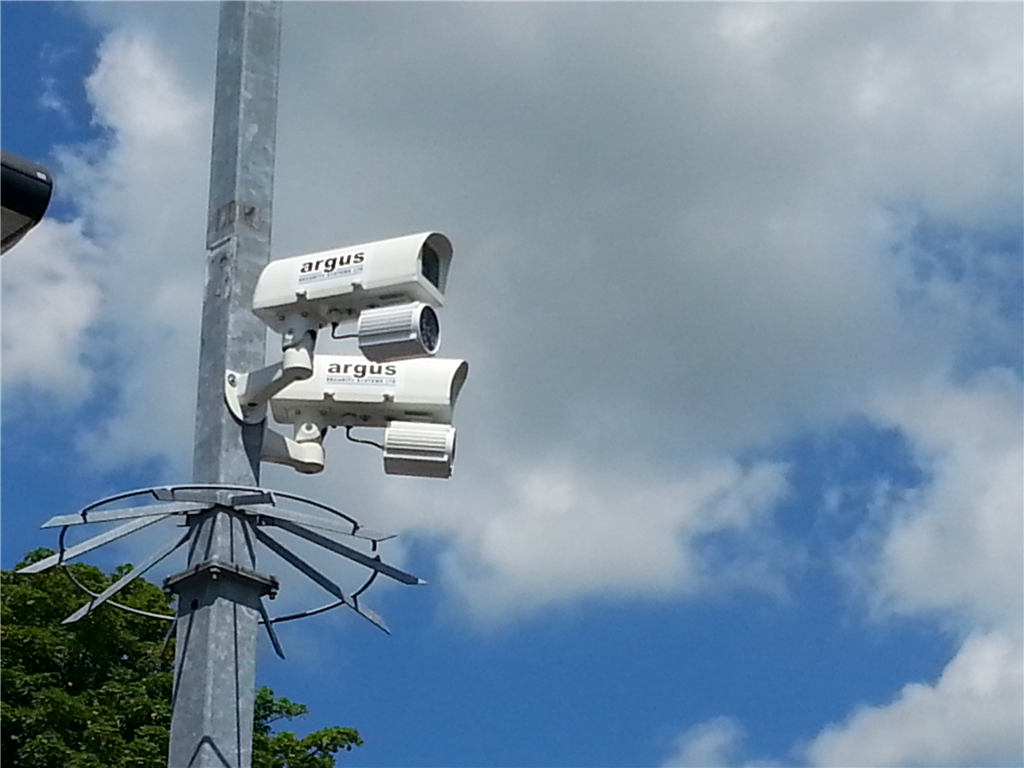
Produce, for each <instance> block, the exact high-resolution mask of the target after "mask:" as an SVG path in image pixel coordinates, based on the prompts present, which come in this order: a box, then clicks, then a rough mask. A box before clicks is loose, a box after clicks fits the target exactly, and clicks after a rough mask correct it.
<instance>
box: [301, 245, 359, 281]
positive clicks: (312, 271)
mask: <svg viewBox="0 0 1024 768" xmlns="http://www.w3.org/2000/svg"><path fill="white" fill-rule="evenodd" d="M365 259H366V254H365V253H363V252H362V251H359V252H358V253H346V254H345V255H344V256H331V257H329V258H326V259H317V260H316V261H304V262H302V265H301V266H300V267H299V282H300V283H312V282H315V281H318V280H329V279H331V278H335V277H344V276H346V275H358V274H359V273H360V272H362V271H363V261H364V260H365Z"/></svg>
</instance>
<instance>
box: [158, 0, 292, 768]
mask: <svg viewBox="0 0 1024 768" xmlns="http://www.w3.org/2000/svg"><path fill="white" fill-rule="evenodd" d="M280 30H281V2H280V0H269V1H262V2H235V1H231V0H226V1H224V2H222V3H221V6H220V26H219V32H218V43H217V75H216V94H215V101H214V116H213V149H212V156H211V165H210V203H209V218H208V221H207V234H206V248H207V278H206V293H205V297H204V301H203V315H202V336H201V342H200V352H199V375H198V400H197V406H196V426H195V447H194V453H193V480H194V481H195V482H197V483H210V484H231V485H243V486H251V487H256V486H258V485H259V475H260V452H261V447H262V442H263V430H264V424H263V423H260V424H254V425H250V424H242V423H241V422H239V421H237V420H236V419H235V418H234V417H233V416H232V415H231V413H230V412H229V410H228V408H227V407H226V406H225V402H224V377H225V372H226V371H227V370H243V371H244V370H256V369H258V368H260V367H261V366H262V365H263V364H264V362H265V359H264V358H265V346H266V326H265V325H264V324H263V322H262V321H260V320H259V319H258V318H257V317H255V316H254V315H253V314H252V312H251V310H250V308H251V306H252V293H253V288H254V287H255V284H256V280H257V278H258V277H259V274H260V271H261V270H262V269H263V267H264V266H265V265H266V264H267V263H268V261H269V260H270V229H271V211H272V199H273V181H274V152H275V140H276V123H277V85H278V62H279V52H280ZM225 504H226V502H225ZM189 525H190V527H191V537H190V540H189V553H188V567H187V568H186V570H185V571H183V572H182V573H179V574H176V575H175V576H172V577H171V578H170V579H168V583H170V584H173V587H172V588H173V590H174V591H175V592H177V594H178V621H177V644H176V656H175V670H174V693H173V698H172V720H171V733H170V748H169V758H168V764H169V766H170V768H186V767H189V768H191V767H192V766H195V767H196V768H199V767H201V766H203V767H205V766H217V767H218V768H222V767H224V766H227V767H229V768H248V766H250V765H251V762H252V726H253V709H254V705H255V687H256V634H257V630H258V628H259V617H260V609H259V601H260V597H261V596H262V595H264V594H267V593H268V592H272V591H273V590H274V589H275V588H276V581H275V580H274V579H273V578H271V577H268V576H265V575H263V574H260V573H258V572H257V571H256V550H255V547H256V535H255V531H254V529H253V527H252V524H251V523H250V522H248V521H247V520H246V519H245V515H244V514H241V513H239V512H236V511H235V510H234V509H232V508H231V507H229V506H226V505H225V506H214V507H213V509H211V510H209V511H207V512H204V513H202V514H200V515H195V516H194V519H191V520H190V523H189Z"/></svg>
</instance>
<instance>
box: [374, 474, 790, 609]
mask: <svg viewBox="0 0 1024 768" xmlns="http://www.w3.org/2000/svg"><path fill="white" fill-rule="evenodd" d="M481 479H484V480H485V482H486V483H487V484H488V485H489V486H490V487H488V488H477V489H475V491H476V492H471V493H470V494H469V497H468V498H457V499H455V500H454V504H453V503H452V500H449V505H450V506H449V505H446V506H445V507H443V508H440V509H428V510H424V509H423V508H422V505H414V506H413V509H415V511H416V514H417V516H418V517H419V519H420V520H424V521H427V520H429V521H430V522H429V523H426V524H425V527H426V528H427V529H428V530H429V529H430V528H433V529H435V530H436V529H439V528H440V529H443V528H445V527H447V528H448V529H449V530H448V533H449V535H452V536H453V539H452V540H451V542H450V546H451V549H450V550H449V552H448V553H447V554H446V555H445V557H444V560H443V562H444V570H443V579H442V581H443V583H444V585H445V587H446V588H447V589H449V590H452V591H453V592H454V593H455V594H458V595H459V596H460V597H461V599H462V600H463V601H464V602H465V604H466V605H467V606H468V607H469V608H470V609H471V610H472V611H473V612H474V613H475V614H476V615H477V616H478V617H481V618H485V619H488V620H494V619H499V620H509V619H512V618H515V617H516V615H518V614H520V613H522V612H529V611H532V610H536V609H537V608H539V607H545V606H560V605H564V604H566V603H568V602H570V601H572V600H577V599H580V598H600V597H614V596H627V595H636V594H647V595H655V596H656V595H660V596H663V597H664V596H669V595H679V594H692V593H695V592H698V591H701V590H706V589H709V588H724V587H725V586H726V584H727V583H728V584H729V585H730V586H732V587H739V586H745V587H748V588H757V589H771V588H773V587H774V588H776V589H777V588H780V579H781V577H782V574H781V573H780V572H781V571H782V570H784V568H783V563H781V562H779V553H777V552H773V551H770V550H769V551H764V550H762V549H761V548H760V547H759V546H758V534H759V533H760V532H763V530H765V529H766V528H767V527H770V510H771V508H772V507H773V506H774V504H775V503H776V502H777V500H778V499H779V498H780V495H781V494H782V493H783V492H784V491H785V488H786V483H785V478H784V471H783V468H782V467H779V466H773V465H763V466H756V467H753V468H751V469H749V470H744V469H742V468H740V467H738V466H737V465H735V464H732V463H730V462H723V463H721V464H718V465H709V466H705V467H700V468H697V469H695V470H691V471H681V472H680V475H679V476H678V477H677V478H676V479H674V480H665V479H662V478H658V477H654V476H644V474H643V473H642V472H641V473H637V474H636V475H635V476H633V477H630V475H629V474H628V473H624V474H608V475H605V474H603V473H602V472H600V471H592V470H589V469H583V468H581V467H578V466H574V465H571V464H566V463H546V464H543V465H537V464H531V465H529V466H528V467H527V468H519V469H513V470H512V471H509V472H508V473H507V474H506V475H505V476H504V478H503V479H502V482H501V484H500V485H498V486H496V487H495V486H494V485H493V483H494V479H495V478H494V477H487V478H481ZM389 495H390V494H389ZM480 510H486V512H485V513H484V514H480ZM410 523H412V521H411V520H409V521H407V524H410ZM417 527H419V526H417ZM712 534H726V535H734V536H735V537H736V538H737V541H739V542H742V544H743V546H742V547H740V548H739V549H740V550H741V551H742V552H743V554H742V555H736V556H735V557H734V558H733V559H732V560H731V561H730V563H729V568H728V569H726V568H721V569H718V568H712V564H711V563H709V562H708V561H707V560H706V559H705V557H704V554H703V552H702V547H701V543H702V539H701V537H702V536H710V535H712ZM714 565H715V566H721V565H722V564H721V563H714Z"/></svg>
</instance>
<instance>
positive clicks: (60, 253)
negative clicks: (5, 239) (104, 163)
mask: <svg viewBox="0 0 1024 768" xmlns="http://www.w3.org/2000/svg"><path fill="white" fill-rule="evenodd" d="M99 255H100V254H99V249H98V248H97V247H96V245H95V244H94V243H92V242H91V241H90V240H89V239H88V238H87V237H85V235H84V234H83V233H82V229H81V222H72V223H64V222H60V221H54V220H53V219H45V218H44V219H43V220H42V221H41V222H40V223H39V224H38V225H37V226H36V227H35V229H33V230H32V231H31V232H29V234H28V235H26V236H25V238H24V239H23V240H22V241H21V242H20V243H18V246H17V249H16V250H12V251H11V252H10V253H9V254H8V255H7V256H5V257H4V260H3V265H2V279H3V326H2V329H3V382H4V388H5V391H10V390H8V389H7V388H8V387H16V388H18V389H19V390H22V389H23V387H25V386H31V387H35V388H38V389H40V390H43V391H45V392H49V393H50V394H51V395H53V394H57V395H59V397H58V398H57V402H58V404H59V405H60V406H63V407H68V406H73V405H75V404H77V403H79V402H81V400H82V398H83V397H85V396H86V395H87V394H88V393H89V390H90V385H91V381H92V371H91V370H90V368H89V365H88V363H87V359H86V358H87V352H88V350H87V349H86V348H84V345H83V344H82V337H83V335H84V333H85V331H86V330H87V329H88V328H89V327H90V326H91V325H92V324H93V323H95V322H96V320H97V318H98V317H99V314H100V303H101V290H100V287H99V286H98V285H97V283H96V279H95V277H94V276H93V274H92V272H93V269H92V268H93V267H94V265H95V262H96V260H97V259H98V258H99Z"/></svg>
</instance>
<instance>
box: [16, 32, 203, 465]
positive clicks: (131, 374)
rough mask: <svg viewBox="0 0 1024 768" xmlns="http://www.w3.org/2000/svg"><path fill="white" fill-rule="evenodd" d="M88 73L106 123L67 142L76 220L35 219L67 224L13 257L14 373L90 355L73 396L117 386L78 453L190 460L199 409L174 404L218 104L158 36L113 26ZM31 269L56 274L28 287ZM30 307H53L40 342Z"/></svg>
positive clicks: (190, 343) (46, 226)
mask: <svg viewBox="0 0 1024 768" xmlns="http://www.w3.org/2000/svg"><path fill="white" fill-rule="evenodd" d="M85 86H86V91H87V94H88V98H89V101H90V103H91V104H92V106H93V110H94V112H93V115H94V118H93V119H94V121H95V122H96V124H98V125H99V126H100V127H101V128H103V129H105V131H106V132H107V133H106V134H105V135H104V137H103V138H101V139H100V140H97V141H96V142H94V143H92V144H88V145H81V146H67V147H62V148H59V151H58V159H59V169H60V170H59V172H58V173H57V174H56V176H57V184H58V186H59V188H60V193H61V194H62V195H64V196H65V199H69V200H73V201H74V204H75V207H76V209H77V210H76V218H75V220H74V221H73V222H72V223H69V224H65V223H61V222H56V221H51V220H44V222H43V224H42V225H41V226H40V229H41V230H42V233H43V235H42V236H43V237H46V236H47V234H46V233H54V232H60V233H63V235H62V239H61V240H60V242H59V243H58V242H54V243H51V248H52V249H53V251H54V252H53V254H52V255H51V256H50V257H49V259H48V260H37V259H36V258H35V256H34V255H33V253H31V252H28V250H27V249H25V248H19V252H18V253H17V254H14V255H15V256H16V258H17V259H18V261H17V262H16V264H15V265H14V268H13V269H8V264H7V263H6V262H5V265H4V266H5V269H4V291H5V294H4V301H5V305H6V306H5V314H6V315H8V317H7V318H6V322H5V325H4V358H5V363H6V365H5V385H6V384H15V383H18V382H19V381H24V382H26V383H35V382H38V380H39V376H38V373H35V374H34V373H33V372H32V371H33V370H34V371H36V372H38V371H50V372H54V371H59V370H61V369H62V368H65V367H66V366H67V365H68V364H70V363H74V362H76V360H78V359H82V358H86V357H87V358H88V359H89V361H90V363H89V365H90V367H91V369H92V370H91V371H90V373H91V374H92V376H91V377H88V376H79V377H77V379H76V380H77V382H78V383H79V385H80V386H79V387H78V388H77V389H76V390H75V393H76V394H77V396H78V397H79V398H84V397H86V396H88V395H89V394H91V391H90V388H89V387H88V386H87V384H88V383H89V382H90V381H91V382H94V383H95V382H102V383H103V384H104V385H105V386H106V387H109V388H110V389H109V391H110V392H112V393H113V397H114V398H115V399H116V400H115V402H114V403H113V405H114V406H115V407H114V408H112V409H111V410H110V412H109V414H110V415H109V417H108V418H107V420H106V421H103V422H101V423H99V424H98V425H93V426H91V427H89V428H88V430H89V431H86V432H83V433H80V434H79V435H77V438H78V440H79V443H80V446H81V448H82V456H83V457H86V458H88V460H89V461H90V463H92V464H94V465H96V466H99V467H102V468H104V469H111V468H113V467H116V466H118V465H122V464H124V463H132V462H135V461H139V460H143V459H145V458H148V457H157V458H161V459H163V458H170V459H171V461H172V462H177V463H178V466H179V467H183V466H186V465H187V460H188V453H189V444H190V443H189V440H190V438H191V432H192V424H191V419H181V418H173V417H171V418H168V416H167V414H173V413H188V412H189V411H190V410H191V407H192V404H193V403H194V401H195V384H194V382H195V369H196V355H197V351H198V338H199V317H198V316H199V308H200V301H201V295H202V280H203V264H204V253H205V237H204V224H205V213H204V211H205V208H204V202H203V201H204V198H205V185H206V179H207V177H208V170H207V161H208V157H209V150H208V145H209V128H208V125H209V109H208V108H207V107H206V106H205V104H204V102H205V101H206V100H205V99H202V98H201V97H198V96H197V95H196V94H194V93H190V92H189V91H188V90H187V89H186V88H185V86H184V85H183V83H182V82H181V80H180V79H179V78H178V77H177V75H176V73H175V71H174V66H173V64H172V63H171V62H169V61H167V60H166V58H165V57H164V55H163V54H162V53H161V50H160V48H159V45H158V44H157V42H156V41H155V40H154V39H152V38H150V37H147V36H145V35H141V34H137V33H133V32H130V31H123V30H122V31H115V32H112V33H110V34H109V35H107V36H106V37H105V39H104V41H103V43H102V45H101V47H100V50H99V59H98V63H97V66H96V69H95V70H94V71H93V73H92V74H91V75H90V76H89V77H88V78H87V80H86V83H85ZM43 270H48V271H43ZM22 272H32V273H33V274H36V275H46V276H48V277H45V278H39V279H37V283H36V284H35V291H34V292H32V291H29V290H28V287H27V286H28V283H26V282H25V278H21V277H20V273H22ZM42 279H45V280H46V282H45V283H43V282H39V280H42ZM19 280H20V281H19ZM40 288H43V289H45V291H46V292H47V293H46V295H45V297H44V296H43V295H42V294H40V293H39V289H40ZM37 307H46V308H47V309H45V310H42V311H41V310H39V309H37ZM27 311H31V312H32V313H33V314H34V315H35V316H37V317H39V316H42V317H43V319H46V317H47V316H48V315H50V316H52V317H53V320H52V324H53V325H54V329H52V332H51V329H50V328H49V323H48V324H47V329H46V330H47V332H46V333H40V334H39V337H40V338H42V339H45V340H46V341H45V342H43V343H39V342H38V341H36V340H30V339H27V338H26V337H25V336H24V334H22V333H15V328H16V327H20V326H23V325H24V323H25V321H24V319H23V318H22V317H21V315H22V314H24V313H25V312H27ZM12 313H18V314H17V315H15V314H12ZM15 319H17V323H16V324H15V323H14V320H15ZM28 343H31V346H32V347H33V348H32V349H31V350H28V349H27V344H28ZM69 350H73V352H71V353H70V354H69ZM29 361H30V362H29ZM30 366H32V369H31V370H30ZM7 391H17V390H7ZM107 405H108V406H109V405H111V403H107Z"/></svg>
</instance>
